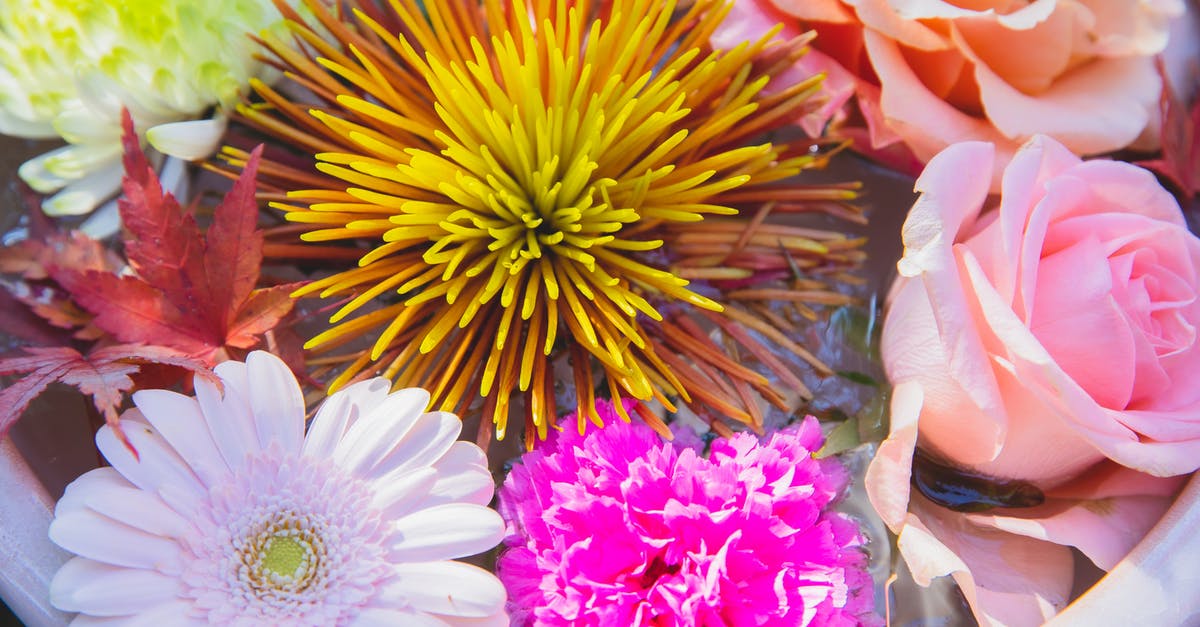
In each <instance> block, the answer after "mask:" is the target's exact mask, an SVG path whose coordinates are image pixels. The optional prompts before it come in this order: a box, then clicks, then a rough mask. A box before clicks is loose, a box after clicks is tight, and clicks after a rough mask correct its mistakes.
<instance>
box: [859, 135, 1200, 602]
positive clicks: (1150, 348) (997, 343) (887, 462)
mask: <svg viewBox="0 0 1200 627" xmlns="http://www.w3.org/2000/svg"><path fill="white" fill-rule="evenodd" d="M995 152H996V149H995V148H994V147H993V146H992V145H990V144H987V143H980V142H968V143H961V144H955V145H953V146H951V147H950V148H947V149H946V150H944V151H943V152H942V153H940V154H938V155H937V156H935V157H934V158H933V159H932V160H931V161H930V162H929V165H928V166H927V167H926V169H925V172H924V173H923V174H922V175H921V177H920V179H919V180H918V181H917V185H916V188H917V190H918V191H919V192H921V196H920V198H919V199H918V200H917V203H916V204H915V205H914V206H913V209H912V211H911V213H910V214H909V216H908V219H907V220H906V222H905V224H904V227H903V231H902V237H903V240H904V246H905V251H904V256H903V258H902V259H901V260H900V262H899V263H898V264H897V267H898V269H899V271H900V275H901V276H900V278H899V279H898V280H897V282H896V284H895V285H894V286H893V288H892V292H891V294H890V296H889V309H888V312H887V316H886V318H885V321H884V328H883V340H882V355H883V362H884V366H885V369H886V370H887V374H888V378H889V380H891V381H892V382H893V383H895V384H896V385H897V387H896V393H895V397H894V401H893V406H892V413H893V416H892V421H893V422H892V434H891V435H890V436H889V438H888V440H887V441H885V442H884V444H883V445H881V447H880V451H879V454H878V455H877V457H876V460H875V461H874V462H873V463H872V467H871V469H870V471H869V473H868V479H867V482H868V490H869V491H870V492H871V494H872V502H873V503H874V504H875V506H876V509H877V510H878V511H879V512H880V514H881V515H882V516H883V518H884V520H885V522H887V523H888V524H889V526H891V527H892V529H893V530H894V531H896V532H897V533H898V534H900V538H901V541H900V548H901V551H902V553H904V555H905V558H906V560H907V561H908V563H909V565H910V566H911V567H912V568H913V571H914V574H916V575H917V579H918V581H923V580H928V579H929V578H930V577H933V576H940V575H954V576H955V578H956V579H957V580H958V582H959V584H960V586H962V587H963V589H964V592H965V593H966V595H967V598H968V600H969V601H971V603H972V606H973V607H974V608H975V611H976V614H977V616H979V617H980V620H981V621H984V619H986V620H987V621H995V622H999V623H1010V622H1011V623H1013V624H1023V623H1025V622H1028V621H1031V620H1033V619H1035V618H1040V619H1044V618H1046V617H1048V616H1051V615H1053V614H1054V613H1055V612H1056V611H1057V610H1059V609H1061V608H1062V606H1063V605H1064V604H1065V602H1066V600H1067V594H1068V593H1069V591H1070V590H1071V572H1072V566H1071V559H1070V554H1069V552H1068V550H1067V548H1066V547H1067V546H1074V547H1076V548H1078V549H1080V550H1081V551H1082V552H1083V553H1084V554H1085V555H1087V556H1088V557H1089V558H1091V559H1092V561H1093V562H1095V564H1096V565H1097V566H1099V567H1101V568H1103V569H1106V570H1107V569H1109V568H1111V567H1113V566H1114V565H1115V564H1116V563H1117V561H1119V560H1120V559H1121V557H1122V556H1124V555H1125V554H1126V553H1127V552H1128V551H1129V550H1130V549H1131V548H1132V547H1133V545H1134V544H1136V542H1137V541H1138V540H1139V539H1140V538H1141V537H1142V536H1143V535H1144V534H1145V533H1146V531H1147V530H1148V529H1149V528H1150V526H1151V525H1153V523H1154V522H1155V521H1156V520H1157V519H1158V517H1160V516H1161V515H1162V513H1163V512H1164V511H1165V509H1166V507H1167V506H1168V505H1169V503H1170V499H1171V497H1172V495H1173V494H1174V493H1175V492H1176V490H1177V489H1178V487H1179V485H1180V482H1181V481H1182V477H1181V475H1184V474H1186V473H1191V472H1193V471H1195V470H1196V469H1197V468H1200V343H1198V342H1197V328H1200V300H1198V299H1197V290H1198V288H1200V239H1197V238H1196V237H1195V236H1193V235H1192V234H1191V233H1189V232H1188V230H1187V227H1186V225H1185V224H1184V220H1183V215H1182V212H1181V211H1180V209H1179V205H1178V204H1177V203H1176V202H1175V200H1174V198H1173V197H1172V196H1171V195H1170V194H1169V193H1168V192H1167V191H1166V190H1164V189H1162V187H1160V186H1159V185H1158V183H1157V182H1156V180H1155V179H1154V177H1153V176H1152V175H1151V174H1150V173H1149V172H1147V171H1145V170H1143V169H1141V168H1138V167H1135V166H1132V165H1129V164H1126V163H1120V162H1113V161H1088V162H1081V161H1080V159H1079V158H1078V157H1076V156H1075V155H1073V154H1072V153H1071V152H1070V150H1068V149H1067V148H1066V147H1064V146H1063V145H1062V144H1059V143H1058V142H1056V141H1055V140H1053V139H1050V138H1048V137H1045V136H1036V137H1034V138H1033V139H1032V140H1030V141H1029V142H1028V143H1027V144H1026V145H1024V146H1023V147H1021V148H1020V149H1019V150H1018V151H1017V152H1016V153H1015V155H1014V156H1013V158H1012V160H1011V162H1010V163H1009V164H1008V165H1007V167H1006V168H1004V170H1003V181H1002V187H1001V189H1002V192H1001V195H1000V197H999V198H998V199H997V198H992V199H989V197H988V188H989V176H988V174H987V173H990V172H992V170H993V167H994V160H995V158H996V154H995ZM918 439H919V443H920V449H921V450H922V451H924V454H925V455H926V456H928V457H931V458H935V459H937V460H939V461H940V462H943V463H946V464H949V465H951V466H953V467H955V468H959V469H962V470H964V471H969V472H971V473H979V474H982V475H986V476H989V477H994V478H996V479H995V480H996V481H1013V480H1020V481H1024V482H1027V483H1028V485H1029V486H1032V487H1031V489H1033V490H1035V491H1036V490H1040V491H1041V492H1043V493H1044V497H1045V503H1044V504H1042V505H1038V506H1028V505H1031V504H1032V503H1030V502H1020V500H1019V501H1018V502H1015V503H1011V505H1016V506H1018V507H1014V508H1001V509H994V510H990V511H988V512H985V513H974V514H961V513H955V512H951V511H950V510H948V509H944V508H942V507H940V506H939V505H938V504H936V503H935V502H934V501H936V500H937V499H936V498H934V499H932V500H931V499H930V498H926V497H927V496H935V495H932V494H930V493H928V492H925V493H924V494H915V495H912V498H910V493H909V490H908V486H909V480H910V472H911V468H912V460H913V451H914V447H915V446H916V445H917V443H918ZM916 483H918V484H920V483H921V482H920V481H917V482H916ZM997 511H999V512H1002V513H995V512H997ZM905 538H908V539H907V540H906V539H905ZM906 547H907V548H906ZM1002 547H1006V548H1003V551H1006V552H1007V551H1013V552H1017V553H1012V554H1009V553H1002V554H1001V553H997V551H999V550H1001V548H1002ZM1018 554H1019V555H1021V556H1024V557H1021V558H1019V559H1018V558H1017V557H1015V556H1016V555H1018Z"/></svg>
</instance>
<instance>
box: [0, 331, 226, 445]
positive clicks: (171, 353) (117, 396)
mask: <svg viewBox="0 0 1200 627" xmlns="http://www.w3.org/2000/svg"><path fill="white" fill-rule="evenodd" d="M24 350H25V353H26V354H25V355H24V356H19V357H9V358H5V359H0V375H7V374H25V377H24V378H22V379H20V380H19V381H17V382H16V383H14V384H12V385H10V386H8V387H6V388H4V389H3V390H0V438H2V437H4V435H5V434H7V433H8V429H9V428H10V427H11V426H12V425H13V423H15V422H16V421H17V419H18V418H20V417H21V414H22V413H24V411H25V409H26V408H27V407H28V406H29V403H31V402H32V401H33V399H34V398H36V397H37V395H38V394H41V393H42V391H43V390H45V389H46V387H47V386H49V385H50V384H51V383H65V384H67V385H72V386H75V387H76V388H78V389H79V391H80V392H83V393H84V394H86V395H88V396H90V397H92V402H93V403H94V404H95V406H96V410H97V411H99V412H100V413H101V414H102V415H104V419H105V421H106V422H107V423H108V424H109V425H111V426H112V427H113V428H114V429H117V431H118V433H120V417H119V415H118V408H119V407H120V405H121V401H122V399H123V398H124V395H125V393H126V392H128V391H129V390H130V388H132V387H133V379H131V378H130V375H133V374H136V373H137V372H139V370H140V369H141V367H142V365H144V364H162V365H168V366H177V367H180V368H184V369H187V370H190V371H192V372H194V373H196V374H197V375H198V376H201V377H204V378H206V379H209V380H213V381H217V379H216V375H214V374H213V373H212V372H211V371H210V370H208V368H206V367H205V366H204V364H203V363H201V362H199V361H197V360H195V359H192V358H191V357H188V356H187V355H184V354H182V353H180V352H178V351H175V350H172V349H169V348H164V347H161V346H140V345H131V344H122V345H116V346H107V347H104V348H100V349H96V350H93V351H91V352H90V353H88V355H86V356H84V355H83V354H82V353H80V352H79V351H77V350H75V349H73V348H67V347H65V346H55V347H33V348H25V349H24Z"/></svg>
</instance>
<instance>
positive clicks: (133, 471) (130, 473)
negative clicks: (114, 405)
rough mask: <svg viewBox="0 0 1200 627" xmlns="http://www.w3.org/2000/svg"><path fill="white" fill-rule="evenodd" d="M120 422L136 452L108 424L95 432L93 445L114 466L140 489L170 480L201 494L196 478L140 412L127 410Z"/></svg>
mask: <svg viewBox="0 0 1200 627" xmlns="http://www.w3.org/2000/svg"><path fill="white" fill-rule="evenodd" d="M122 422H123V423H124V425H123V426H124V428H123V430H122V431H123V432H124V433H125V437H127V438H129V443H130V444H132V445H133V447H134V450H136V451H137V454H136V455H134V453H133V451H131V450H129V448H128V447H126V446H125V443H124V442H121V441H120V440H119V439H118V438H117V435H116V433H114V432H113V430H112V428H111V427H109V426H108V425H105V426H103V427H100V431H98V432H97V433H96V447H97V448H99V449H100V452H101V453H103V454H104V458H105V459H107V460H108V463H110V464H112V466H113V468H116V469H117V471H118V472H120V473H121V474H122V475H124V476H125V478H126V479H128V480H130V481H132V482H133V483H134V485H136V486H137V487H139V488H141V489H143V490H151V491H153V490H157V489H159V488H161V487H162V486H163V485H164V484H168V483H169V484H173V485H175V486H178V487H180V488H183V489H185V490H187V491H189V492H192V493H195V494H203V493H204V490H205V488H204V485H203V484H202V483H201V482H200V479H199V477H197V476H196V475H195V474H194V473H193V472H192V469H191V467H190V466H188V464H187V462H185V461H183V458H182V457H180V456H179V453H177V452H176V451H175V449H173V448H171V445H170V444H167V442H166V440H164V439H163V438H162V436H160V435H159V434H158V432H157V431H155V430H154V428H153V427H151V426H150V424H149V423H146V422H144V419H143V418H142V417H141V413H140V412H138V411H136V410H135V411H130V412H126V414H125V415H124V416H123V419H122Z"/></svg>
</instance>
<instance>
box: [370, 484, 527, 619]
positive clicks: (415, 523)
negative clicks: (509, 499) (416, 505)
mask: <svg viewBox="0 0 1200 627" xmlns="http://www.w3.org/2000/svg"><path fill="white" fill-rule="evenodd" d="M393 528H394V529H395V531H396V533H398V534H399V535H400V539H399V540H398V541H397V542H396V543H395V544H394V545H393V546H392V554H391V555H392V559H394V560H403V561H406V562H422V561H428V562H432V561H437V560H444V559H452V558H455V557H465V556H467V555H475V554H476V553H482V552H484V551H486V550H488V549H491V548H492V547H494V546H496V545H497V544H500V541H501V540H503V539H504V519H502V518H500V514H498V513H496V510H493V509H490V508H487V507H484V506H482V505H472V504H469V503H451V504H449V505H438V506H437V507H431V508H429V509H423V510H420V511H417V512H414V513H412V514H409V515H408V516H405V517H403V518H401V519H399V520H397V521H396V522H395V523H394V527H393ZM430 611H434V610H430Z"/></svg>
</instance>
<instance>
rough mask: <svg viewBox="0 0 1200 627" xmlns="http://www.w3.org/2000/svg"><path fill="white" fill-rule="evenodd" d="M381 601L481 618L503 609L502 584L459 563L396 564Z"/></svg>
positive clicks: (472, 567) (474, 567) (433, 611)
mask: <svg viewBox="0 0 1200 627" xmlns="http://www.w3.org/2000/svg"><path fill="white" fill-rule="evenodd" d="M392 572H393V573H395V574H396V575H397V580H396V581H394V582H392V583H391V584H389V585H388V586H387V587H386V588H384V589H383V590H382V591H381V592H380V598H381V600H385V601H387V602H389V603H392V604H395V605H396V606H399V607H403V606H405V605H411V606H412V607H413V608H416V609H418V610H421V611H424V612H430V613H434V614H444V615H446V616H447V617H450V616H461V617H464V618H485V617H489V616H494V615H495V614H497V613H499V612H502V611H503V610H504V601H505V593H504V585H503V584H501V583H500V580H499V579H497V578H496V576H495V575H493V574H492V573H489V572H488V571H486V570H484V569H482V568H479V567H478V566H472V565H470V564H463V563H461V562H426V563H414V564H399V565H397V566H395V567H394V568H393V569H392Z"/></svg>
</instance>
